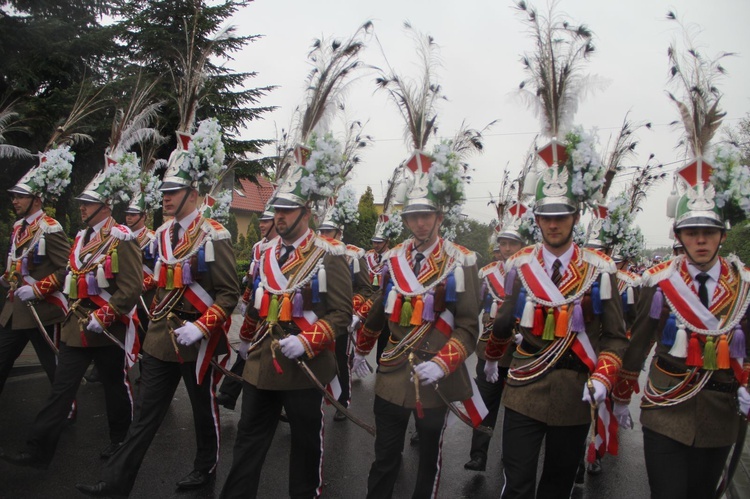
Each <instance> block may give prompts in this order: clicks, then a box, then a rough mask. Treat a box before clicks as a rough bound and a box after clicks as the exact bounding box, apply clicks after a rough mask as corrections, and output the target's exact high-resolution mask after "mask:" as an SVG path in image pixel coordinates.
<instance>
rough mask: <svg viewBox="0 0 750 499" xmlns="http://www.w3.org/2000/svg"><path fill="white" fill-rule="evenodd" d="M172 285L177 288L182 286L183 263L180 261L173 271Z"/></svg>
mask: <svg viewBox="0 0 750 499" xmlns="http://www.w3.org/2000/svg"><path fill="white" fill-rule="evenodd" d="M172 287H174V288H176V289H180V288H181V287H182V265H181V264H179V263H178V264H177V265H175V266H174V272H173V273H172Z"/></svg>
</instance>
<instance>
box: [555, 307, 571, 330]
mask: <svg viewBox="0 0 750 499" xmlns="http://www.w3.org/2000/svg"><path fill="white" fill-rule="evenodd" d="M567 335H568V305H563V306H562V307H560V313H559V314H558V316H557V320H556V321H555V338H565V336H567Z"/></svg>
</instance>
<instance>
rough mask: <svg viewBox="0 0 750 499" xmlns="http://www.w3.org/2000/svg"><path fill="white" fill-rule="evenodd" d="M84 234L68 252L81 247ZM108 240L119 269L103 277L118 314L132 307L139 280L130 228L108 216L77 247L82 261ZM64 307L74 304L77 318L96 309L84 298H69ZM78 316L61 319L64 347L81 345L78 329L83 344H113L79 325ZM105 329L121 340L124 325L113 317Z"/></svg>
mask: <svg viewBox="0 0 750 499" xmlns="http://www.w3.org/2000/svg"><path fill="white" fill-rule="evenodd" d="M85 233H86V231H85V230H82V231H80V232H79V233H78V235H77V236H76V240H75V242H74V243H73V248H71V253H72V252H73V251H75V249H76V247H77V246H82V244H83V236H84V235H85ZM109 240H112V245H111V246H110V250H113V249H116V250H117V258H118V261H119V272H118V273H116V274H114V277H113V278H112V279H107V282H109V286H108V287H107V288H105V290H106V291H107V293H109V294H110V295H112V298H111V299H110V300H109V305H110V307H111V308H112V310H113V311H114V312H115V313H118V314H127V313H129V312H130V311H131V310H133V307H135V304H136V303H137V302H138V297H139V296H140V294H141V287H142V281H143V279H142V276H143V271H142V270H141V250H140V248H139V247H138V244H136V242H135V240H134V239H133V236H132V233H131V232H130V229H128V228H127V227H125V226H124V225H118V224H117V222H115V219H114V218H111V217H110V218H109V219H108V220H107V221H106V222H105V224H104V226H103V227H102V228H101V230H100V231H99V232H98V233H96V234H94V235H93V236H92V237H91V241H90V242H89V244H87V245H86V246H85V247H83V248H82V249H81V251H80V255H81V259H82V260H83V259H84V258H86V256H87V255H90V254H94V253H96V252H97V250H98V248H100V247H101V246H102V245H103V244H106V243H107V241H109ZM93 271H94V272H95V271H96V269H95V268H94V269H93ZM76 303H77V305H76ZM68 306H69V307H73V306H75V307H76V308H77V310H78V313H80V316H81V317H83V316H86V317H88V316H89V314H90V313H91V312H93V311H94V310H97V309H98V308H99V307H98V306H97V305H95V304H94V303H93V302H91V300H88V299H83V300H80V301H78V300H72V299H69V300H68ZM78 319H79V316H78V315H76V313H74V312H73V311H71V312H70V313H69V314H68V316H67V317H66V318H65V321H64V322H63V326H62V335H61V338H62V341H64V342H65V343H66V344H67V345H68V346H70V347H83V346H84V345H83V342H82V341H81V332H83V335H84V336H85V338H86V346H88V347H108V346H112V345H113V343H112V340H110V339H109V338H107V337H106V336H105V335H104V334H99V333H92V332H91V331H88V330H86V326H81V325H79V322H78ZM107 331H109V332H110V333H112V335H114V336H115V337H116V338H117V339H119V340H120V341H122V342H124V341H125V324H123V323H122V322H120V321H119V320H115V321H114V322H113V323H112V325H111V326H109V327H108V328H107Z"/></svg>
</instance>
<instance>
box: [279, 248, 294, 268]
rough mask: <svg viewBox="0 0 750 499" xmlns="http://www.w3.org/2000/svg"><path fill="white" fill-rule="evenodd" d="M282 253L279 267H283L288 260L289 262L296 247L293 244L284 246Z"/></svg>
mask: <svg viewBox="0 0 750 499" xmlns="http://www.w3.org/2000/svg"><path fill="white" fill-rule="evenodd" d="M281 247H282V252H283V253H281V255H280V256H279V267H283V266H284V264H285V263H286V261H287V260H289V256H290V255H291V254H292V252H293V251H294V245H293V244H289V245H286V244H283V245H282V246H281Z"/></svg>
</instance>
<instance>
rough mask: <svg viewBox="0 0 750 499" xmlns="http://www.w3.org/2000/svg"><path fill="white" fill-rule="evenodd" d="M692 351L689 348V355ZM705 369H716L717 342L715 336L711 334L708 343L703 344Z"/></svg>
mask: <svg viewBox="0 0 750 499" xmlns="http://www.w3.org/2000/svg"><path fill="white" fill-rule="evenodd" d="M690 341H691V342H692V340H690ZM689 356H690V352H689V349H688V357H689ZM703 369H705V370H706V371H715V370H716V343H715V342H714V337H713V336H709V337H707V338H706V344H705V345H704V346H703Z"/></svg>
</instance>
